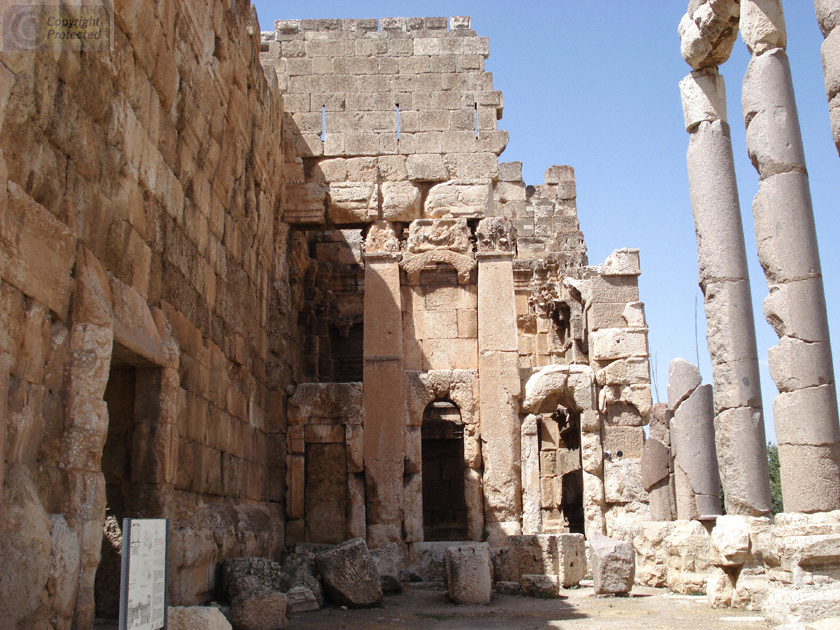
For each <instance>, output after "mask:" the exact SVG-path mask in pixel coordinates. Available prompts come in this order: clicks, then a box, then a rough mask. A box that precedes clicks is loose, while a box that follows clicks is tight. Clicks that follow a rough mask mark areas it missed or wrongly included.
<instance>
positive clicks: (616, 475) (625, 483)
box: [604, 455, 648, 503]
mask: <svg viewBox="0 0 840 630" xmlns="http://www.w3.org/2000/svg"><path fill="white" fill-rule="evenodd" d="M604 497H605V499H606V501H607V503H630V502H632V501H643V502H647V501H648V493H647V492H646V491H645V489H644V487H643V485H642V467H641V460H640V459H639V458H633V457H616V456H615V455H614V456H613V458H612V459H607V460H605V461H604Z"/></svg>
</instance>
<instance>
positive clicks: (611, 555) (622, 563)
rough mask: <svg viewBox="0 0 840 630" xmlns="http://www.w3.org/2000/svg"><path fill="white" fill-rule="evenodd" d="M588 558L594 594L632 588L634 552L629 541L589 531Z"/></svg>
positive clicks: (627, 590) (614, 592) (634, 566)
mask: <svg viewBox="0 0 840 630" xmlns="http://www.w3.org/2000/svg"><path fill="white" fill-rule="evenodd" d="M589 559H590V563H591V566H592V579H593V581H594V583H595V594H596V595H602V594H614V595H620V594H624V593H629V592H630V589H632V588H633V578H634V577H635V574H636V553H635V551H633V545H632V544H631V543H629V542H623V541H618V540H613V539H612V538H607V537H606V536H603V535H601V534H599V533H598V532H591V533H590V536H589Z"/></svg>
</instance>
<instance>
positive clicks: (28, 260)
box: [0, 0, 290, 628]
mask: <svg viewBox="0 0 840 630" xmlns="http://www.w3.org/2000/svg"><path fill="white" fill-rule="evenodd" d="M114 17H115V21H114V29H113V32H112V34H111V35H112V37H113V44H114V45H113V50H111V51H106V52H86V53H81V54H80V53H76V52H71V51H64V52H60V51H57V52H35V53H32V52H19V53H12V52H4V53H2V54H0V221H1V222H2V230H0V276H2V283H0V293H1V294H2V297H0V331H2V332H0V384H2V385H3V387H2V391H3V392H4V395H3V396H2V397H0V410H2V412H0V435H2V437H0V444H1V445H2V446H1V447H0V448H2V451H3V452H2V454H3V459H4V460H5V466H0V475H2V476H0V479H3V480H4V481H5V486H4V488H3V497H2V514H3V516H2V528H0V529H2V530H3V531H2V535H0V548H2V551H1V552H0V556H1V557H2V558H3V564H4V572H3V573H4V575H5V576H11V579H8V580H7V579H3V580H0V588H2V592H0V617H2V618H3V619H6V620H8V619H14V620H17V623H18V624H22V625H19V627H31V628H42V627H46V626H45V624H46V623H47V622H46V620H47V619H48V618H53V619H54V622H55V623H57V624H58V625H57V626H55V627H60V628H69V627H70V625H71V624H72V625H73V627H76V628H89V627H90V626H91V624H92V619H93V615H94V607H95V599H97V597H96V594H95V587H94V576H95V573H96V571H97V566H98V564H99V561H100V546H101V545H102V540H103V536H102V532H103V522H104V520H105V517H106V506H107V510H108V511H107V514H108V515H109V516H110V517H112V518H116V519H117V521H118V520H119V519H120V518H122V516H161V517H162V516H167V517H170V518H171V519H172V549H171V569H172V570H173V571H172V578H173V580H172V583H173V585H174V589H173V591H172V599H171V602H172V603H176V604H177V603H195V602H198V601H203V600H206V599H207V598H208V597H209V595H210V594H211V592H212V589H213V584H214V580H215V566H216V562H218V561H219V560H221V559H223V558H225V557H230V556H236V555H272V554H273V553H274V552H275V551H276V549H277V547H278V545H279V544H282V541H283V517H282V510H281V509H280V508H281V507H282V501H283V494H284V488H283V478H284V470H283V468H284V457H283V454H284V449H285V438H284V436H283V435H282V432H283V431H284V417H283V414H282V408H283V405H282V397H283V394H282V393H281V392H282V387H283V386H285V384H286V383H287V378H288V377H287V375H288V374H289V373H290V370H289V368H288V365H286V362H287V361H288V360H289V358H290V357H289V356H288V355H287V354H285V353H283V352H282V350H278V347H277V343H280V342H282V340H283V334H284V326H285V325H286V320H285V319H284V317H285V314H284V313H283V312H282V311H278V310H277V309H276V307H277V305H278V302H279V304H283V303H284V302H285V301H286V293H287V292H288V288H287V280H286V277H285V261H284V260H283V259H284V258H285V238H286V236H287V231H286V229H285V228H284V226H283V224H282V223H279V221H278V219H279V217H280V210H281V208H282V155H281V114H282V104H281V98H280V95H279V92H278V90H277V86H276V79H275V77H274V75H273V74H271V75H269V80H266V77H265V75H264V73H263V71H262V68H261V67H260V65H259V60H258V56H259V33H258V32H257V28H256V24H257V23H256V16H255V14H254V13H253V9H252V8H251V7H250V5H249V3H248V2H243V1H241V0H230V1H228V0H225V1H224V2H217V3H212V4H210V5H207V4H203V3H197V2H193V1H189V0H163V1H160V2H155V3H152V4H147V3H139V2H131V3H121V4H118V5H117V6H116V11H115V16H114ZM272 306H273V307H275V308H274V312H273V313H271V311H272ZM270 333H272V334H271V335H270ZM270 337H271V339H272V341H271V342H270V341H269V338H270ZM121 383H122V385H121ZM126 383H127V384H128V385H126ZM7 391H8V396H6V395H5V392H7ZM107 391H112V392H115V393H114V394H107V393H106V392H107ZM129 395H130V396H133V400H134V404H133V405H130V404H128V405H126V404H121V405H120V404H116V403H115V402H114V401H125V400H126V399H127V398H126V397H127V396H129ZM109 398H110V400H111V402H110V404H109V402H108V401H109ZM118 417H119V421H118ZM117 425H119V426H120V427H121V428H120V429H119V430H120V433H119V434H118V435H117V434H114V431H115V430H116V429H115V427H117ZM106 444H111V446H112V447H113V448H117V449H119V448H122V449H123V451H122V453H123V455H124V460H123V461H122V468H121V467H120V466H119V464H120V458H119V457H117V458H115V457H114V454H113V449H112V448H111V447H108V448H106V449H105V450H106V457H105V459H104V460H103V447H104V446H105V445H106ZM112 491H113V492H112ZM119 494H122V495H125V496H126V497H128V498H127V500H126V502H125V505H124V506H123V507H122V508H118V507H117V505H116V503H117V502H118V499H119V496H118V495H119ZM223 497H224V499H223ZM123 509H124V510H125V511H122V510H123ZM23 593H25V595H26V596H25V597H23V596H22V597H18V596H17V594H23Z"/></svg>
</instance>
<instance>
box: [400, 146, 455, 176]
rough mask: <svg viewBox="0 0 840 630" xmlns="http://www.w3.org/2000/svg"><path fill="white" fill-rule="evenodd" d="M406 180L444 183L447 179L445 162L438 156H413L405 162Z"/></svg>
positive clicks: (447, 171) (447, 173)
mask: <svg viewBox="0 0 840 630" xmlns="http://www.w3.org/2000/svg"><path fill="white" fill-rule="evenodd" d="M405 170H406V173H407V175H408V179H410V180H412V181H425V182H444V181H446V180H448V179H449V169H448V168H447V166H446V161H445V160H444V159H443V156H442V155H439V154H436V153H435V154H413V155H409V156H408V157H407V158H406V160H405Z"/></svg>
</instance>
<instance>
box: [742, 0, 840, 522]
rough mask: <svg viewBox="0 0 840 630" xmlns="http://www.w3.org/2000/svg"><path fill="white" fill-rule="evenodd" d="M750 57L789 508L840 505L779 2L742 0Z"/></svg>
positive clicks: (808, 214)
mask: <svg viewBox="0 0 840 630" xmlns="http://www.w3.org/2000/svg"><path fill="white" fill-rule="evenodd" d="M742 9H743V12H742V17H741V29H742V36H743V38H744V42H745V43H746V44H747V47H748V48H749V50H750V52H751V53H752V55H753V57H752V60H751V61H750V65H749V68H748V69H747V73H746V76H745V77H744V87H743V94H742V107H743V111H744V120H745V121H746V125H747V150H748V152H749V155H750V158H751V159H752V162H753V165H755V167H756V169H757V170H758V173H759V180H760V181H759V186H758V193H757V194H756V197H755V200H754V202H753V216H754V217H755V232H756V242H757V245H758V256H759V260H760V261H761V266H762V268H763V269H764V275H765V278H766V280H767V284H768V287H769V289H770V295H769V296H768V297H767V298H766V299H765V301H764V314H765V317H766V318H767V321H768V322H769V323H770V324H771V325H772V326H773V328H774V329H775V331H776V333H777V334H778V335H779V338H780V343H779V345H778V346H776V347H774V348H772V349H771V350H770V353H769V356H768V362H769V364H770V373H771V375H772V376H773V380H774V381H775V382H776V387H777V388H778V390H779V395H778V396H777V397H776V400H775V401H774V403H773V417H774V422H775V426H776V439H777V440H778V443H779V463H780V464H781V474H782V497H783V500H784V507H785V511H786V512H821V511H829V510H836V509H838V508H840V422H838V412H837V396H836V393H835V385H834V366H833V364H832V359H831V344H830V339H829V334H828V320H827V316H826V308H825V294H824V291H823V284H822V272H821V269H820V259H819V251H818V247H817V235H816V228H815V226H814V215H813V209H812V206H811V193H810V187H809V183H808V173H807V170H806V168H805V152H804V149H803V146H802V135H801V132H800V128H799V116H798V114H797V111H796V102H795V99H794V94H793V83H792V81H791V76H790V64H789V63H788V58H787V54H786V53H785V50H784V47H785V44H786V35H785V26H784V18H783V15H782V8H781V2H780V1H779V0H775V1H769V0H764V1H763V2H761V3H758V2H756V1H755V0H744V2H743V3H742Z"/></svg>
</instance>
